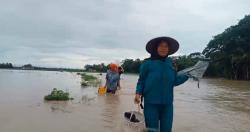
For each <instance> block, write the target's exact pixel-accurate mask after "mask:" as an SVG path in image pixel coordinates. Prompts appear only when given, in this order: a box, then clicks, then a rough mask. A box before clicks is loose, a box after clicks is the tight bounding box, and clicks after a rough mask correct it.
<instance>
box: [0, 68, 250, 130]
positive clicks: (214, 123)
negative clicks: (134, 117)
mask: <svg viewBox="0 0 250 132" xmlns="http://www.w3.org/2000/svg"><path fill="white" fill-rule="evenodd" d="M95 75H96V76H98V77H100V78H101V79H104V75H102V76H100V75H98V74H95ZM137 78H138V76H137V75H122V80H121V85H122V88H121V90H119V91H118V92H117V94H116V95H106V96H98V95H97V87H87V88H82V87H81V86H80V81H81V80H80V79H81V78H80V76H78V75H76V73H69V72H53V71H22V70H0V97H1V98H0V132H111V131H112V132H139V131H141V128H138V127H131V126H129V125H128V124H127V123H126V121H125V120H124V118H123V113H124V112H125V111H130V110H138V108H137V106H136V105H135V104H134V103H133V97H134V91H135V89H134V88H135V85H136V81H137ZM53 88H58V89H62V90H65V91H68V92H69V93H70V94H71V97H73V98H75V99H74V100H73V101H68V102H46V101H44V100H43V97H44V96H45V95H47V94H49V93H50V91H51V90H52V89H53ZM174 106H175V107H174V110H175V112H174V124H173V131H174V132H249V131H250V81H230V80H224V79H203V80H201V82H200V88H197V83H196V82H194V81H192V80H189V81H187V82H186V83H185V84H183V85H181V86H178V87H175V102H174Z"/></svg>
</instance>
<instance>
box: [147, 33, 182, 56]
mask: <svg viewBox="0 0 250 132" xmlns="http://www.w3.org/2000/svg"><path fill="white" fill-rule="evenodd" d="M161 41H166V42H167V43H168V46H169V53H168V55H172V54H174V53H175V52H176V51H177V50H178V49H179V43H178V41H177V40H175V39H173V38H171V37H157V38H154V39H151V40H150V41H149V42H148V43H147V45H146V50H147V52H148V53H150V54H151V53H153V52H154V51H153V50H154V46H155V45H156V44H158V43H159V42H161Z"/></svg>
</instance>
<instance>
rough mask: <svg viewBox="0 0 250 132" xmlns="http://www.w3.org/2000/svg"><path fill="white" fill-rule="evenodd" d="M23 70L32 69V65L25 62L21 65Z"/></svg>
mask: <svg viewBox="0 0 250 132" xmlns="http://www.w3.org/2000/svg"><path fill="white" fill-rule="evenodd" d="M22 69H23V70H33V69H34V67H33V66H32V65H31V64H26V65H23V66H22Z"/></svg>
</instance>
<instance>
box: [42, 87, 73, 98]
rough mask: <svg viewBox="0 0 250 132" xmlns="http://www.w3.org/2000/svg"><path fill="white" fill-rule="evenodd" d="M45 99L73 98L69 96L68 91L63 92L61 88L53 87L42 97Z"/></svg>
mask: <svg viewBox="0 0 250 132" xmlns="http://www.w3.org/2000/svg"><path fill="white" fill-rule="evenodd" d="M44 99H45V100H47V101H52V100H57V101H60V100H73V98H70V97H69V93H68V92H64V91H62V90H57V88H53V90H52V92H51V93H50V94H49V95H47V96H45V97H44Z"/></svg>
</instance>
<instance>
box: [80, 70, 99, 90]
mask: <svg viewBox="0 0 250 132" xmlns="http://www.w3.org/2000/svg"><path fill="white" fill-rule="evenodd" d="M78 75H81V78H82V81H81V85H82V86H83V87H84V86H90V85H93V86H98V85H99V84H100V83H101V80H99V79H98V78H97V77H95V76H93V75H88V74H86V73H80V74H79V73H78Z"/></svg>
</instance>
